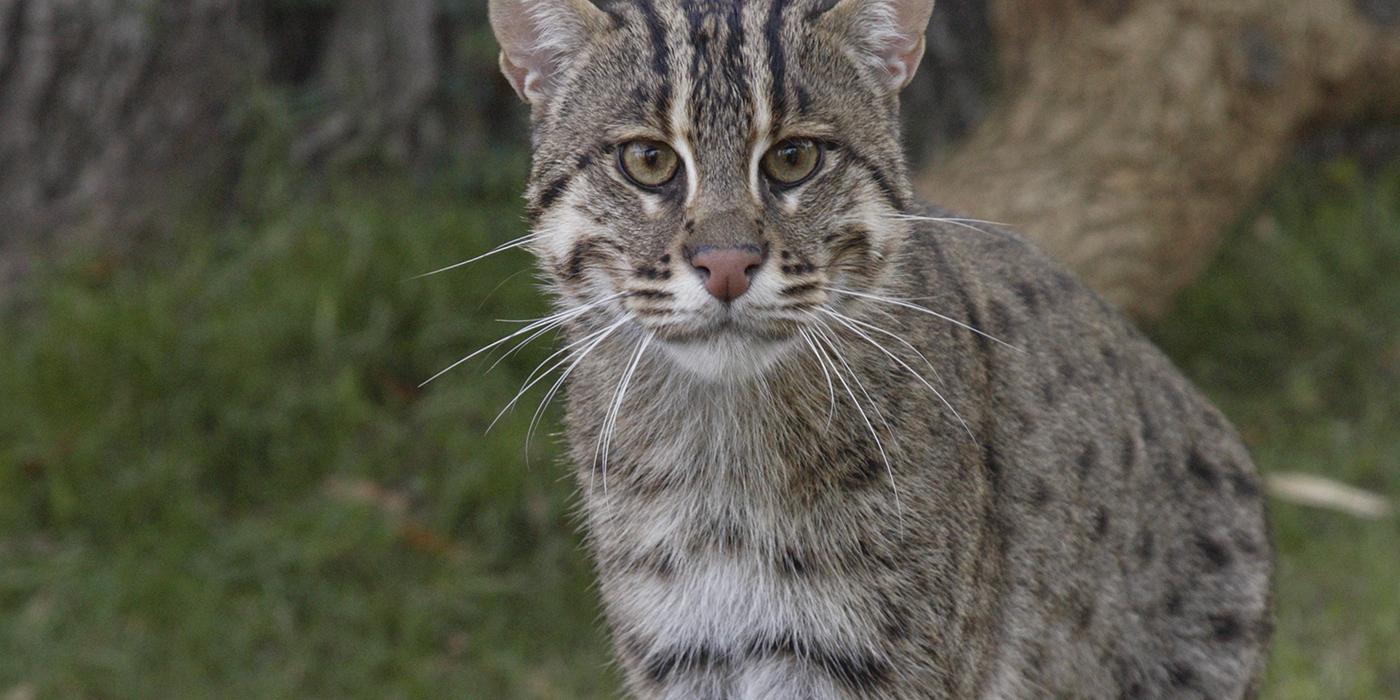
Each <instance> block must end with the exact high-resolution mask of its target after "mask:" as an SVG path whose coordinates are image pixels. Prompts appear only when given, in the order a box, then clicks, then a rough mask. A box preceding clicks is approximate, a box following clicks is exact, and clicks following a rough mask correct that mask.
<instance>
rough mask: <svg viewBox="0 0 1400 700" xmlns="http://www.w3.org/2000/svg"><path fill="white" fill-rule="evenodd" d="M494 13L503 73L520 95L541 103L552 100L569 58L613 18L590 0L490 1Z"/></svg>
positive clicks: (492, 23) (493, 23)
mask: <svg viewBox="0 0 1400 700" xmlns="http://www.w3.org/2000/svg"><path fill="white" fill-rule="evenodd" d="M489 12H490V16H491V29H492V30H494V31H495V32H496V41H498V42H500V44H501V72H502V73H505V76H506V79H507V80H509V81H510V84H511V86H512V87H514V88H515V92H516V94H518V95H520V99H522V100H525V101H526V102H528V103H530V105H531V106H536V107H538V106H539V105H541V104H543V103H544V102H545V101H546V100H548V99H549V96H550V93H551V91H552V90H553V88H554V80H555V78H556V77H557V76H558V72H559V70H561V69H562V68H563V66H564V64H565V62H566V61H568V60H569V57H570V56H572V55H573V54H574V53H576V52H578V51H579V50H580V49H581V48H583V45H584V43H585V42H587V41H588V37H589V36H590V35H591V34H592V33H593V32H594V31H596V30H597V29H598V28H600V27H602V26H605V22H606V21H607V16H606V15H605V14H603V11H602V10H599V9H598V8H597V6H595V5H594V4H593V3H592V2H590V0H490V7H489Z"/></svg>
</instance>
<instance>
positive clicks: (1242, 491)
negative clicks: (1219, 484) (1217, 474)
mask: <svg viewBox="0 0 1400 700" xmlns="http://www.w3.org/2000/svg"><path fill="white" fill-rule="evenodd" d="M1229 474H1230V476H1229V479H1230V485H1231V486H1233V487H1234V489H1235V495H1236V496H1239V497H1241V498H1256V497H1258V496H1259V483H1258V482H1257V481H1256V480H1255V478H1254V476H1253V475H1252V474H1250V473H1249V472H1246V471H1245V470H1244V469H1243V468H1241V467H1239V466H1238V465H1236V466H1235V467H1234V469H1232V470H1231V471H1230V473H1229Z"/></svg>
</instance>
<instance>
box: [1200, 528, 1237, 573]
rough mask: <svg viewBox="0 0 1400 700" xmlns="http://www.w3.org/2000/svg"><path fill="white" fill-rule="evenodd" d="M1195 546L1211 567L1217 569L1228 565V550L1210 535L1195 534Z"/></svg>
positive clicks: (1229, 557)
mask: <svg viewBox="0 0 1400 700" xmlns="http://www.w3.org/2000/svg"><path fill="white" fill-rule="evenodd" d="M1196 548H1197V549H1199V550H1200V551H1201V556H1203V557H1205V560H1206V563H1207V564H1208V565H1209V566H1210V568H1211V569H1213V570H1216V571H1219V570H1220V569H1223V568H1225V567H1227V566H1229V565H1230V559H1231V556H1230V550H1229V549H1226V547H1225V545H1223V544H1221V543H1220V542H1219V541H1217V540H1216V539H1215V538H1213V537H1211V536H1210V535H1207V534H1205V533H1199V534H1197V535H1196Z"/></svg>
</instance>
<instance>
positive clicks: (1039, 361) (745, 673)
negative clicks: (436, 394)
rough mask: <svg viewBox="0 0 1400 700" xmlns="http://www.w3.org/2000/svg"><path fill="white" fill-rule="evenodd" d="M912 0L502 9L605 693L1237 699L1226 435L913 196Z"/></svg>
mask: <svg viewBox="0 0 1400 700" xmlns="http://www.w3.org/2000/svg"><path fill="white" fill-rule="evenodd" d="M932 9H933V1H932V0H491V4H490V15H491V22H492V25H493V27H494V29H495V31H496V35H497V37H498V39H499V41H500V43H501V46H502V49H503V51H502V54H501V67H502V70H503V71H504V73H505V74H506V76H507V77H508V78H509V80H510V82H511V83H512V84H513V85H514V86H515V88H516V90H517V91H518V92H519V93H520V95H521V96H522V98H524V99H525V100H526V101H528V102H529V104H530V105H531V108H532V126H533V143H534V160H533V167H532V170H531V174H530V184H529V190H528V194H527V199H528V204H529V206H528V212H529V217H530V219H531V222H532V232H531V234H530V235H529V236H527V237H526V238H525V239H522V240H521V241H519V244H520V245H526V246H528V247H529V249H531V250H532V251H533V252H534V253H535V254H536V255H537V256H538V258H539V261H540V265H541V266H542V269H543V271H544V274H545V278H546V280H547V286H548V289H549V291H550V292H552V294H553V295H554V297H555V298H556V299H557V306H558V309H557V313H555V314H554V315H552V316H550V317H548V318H546V319H542V320H541V321H539V322H538V323H536V324H533V325H531V326H528V327H527V328H526V329H525V330H523V331H522V333H538V332H543V331H545V330H548V329H550V328H554V327H562V328H563V329H564V331H565V342H564V345H563V346H562V347H561V348H560V349H559V351H558V352H557V353H556V354H555V355H553V356H552V357H551V359H550V364H549V366H548V367H547V370H553V371H557V372H558V379H557V382H556V383H555V384H554V386H553V389H552V391H551V392H550V396H552V395H553V394H554V393H555V392H557V391H559V390H560V388H561V387H563V390H564V391H565V392H566V396H567V399H566V403H567V409H566V425H567V436H568V444H569V448H570V450H569V451H570V455H571V457H572V459H573V461H574V463H575V464H576V466H577V478H578V481H579V486H580V490H581V492H582V513H583V519H584V521H585V522H584V524H585V529H586V541H587V544H588V547H589V549H590V551H591V554H592V555H593V557H594V559H595V561H596V566H597V572H598V576H599V581H600V591H601V597H602V602H603V606H604V610H605V613H606V617H607V620H608V623H609V624H610V627H611V632H612V640H613V646H614V649H615V656H616V659H617V662H618V664H619V665H620V667H621V670H622V672H623V676H624V678H625V684H626V688H627V691H628V692H629V693H630V694H631V695H633V696H636V697H639V698H974V697H982V698H1022V697H1051V696H1054V697H1074V698H1117V697H1129V698H1138V697H1141V698H1149V697H1204V698H1213V699H1214V698H1238V697H1248V696H1252V695H1254V694H1255V693H1256V691H1257V688H1258V686H1259V682H1260V681H1259V679H1260V674H1261V670H1262V667H1263V663H1264V656H1265V647H1266V642H1267V639H1268V636H1269V631H1270V577H1271V568H1272V567H1271V549H1270V543H1269V540H1268V537H1267V533H1266V528H1265V521H1264V510H1263V504H1262V499H1261V495H1260V490H1259V487H1258V481H1257V479H1256V475H1255V471H1254V468H1253V466H1252V464H1251V461H1250V458H1249V455H1248V454H1247V452H1246V449H1245V447H1244V446H1243V445H1242V443H1241V441H1240V439H1239V437H1238V436H1237V435H1236V433H1235V431H1234V430H1233V429H1232V428H1231V427H1230V425H1229V424H1228V423H1227V422H1226V420H1225V419H1224V418H1223V417H1222V416H1221V414H1220V413H1219V412H1218V411H1217V410H1216V409H1215V408H1213V407H1212V406H1211V405H1210V404H1209V403H1208V402H1207V401H1206V400H1205V399H1204V398H1202V396H1201V394H1200V393H1198V392H1197V391H1196V390H1195V389H1194V388H1192V386H1191V385H1190V384H1189V383H1188V382H1187V381H1186V380H1185V379H1183V378H1182V377H1181V375H1180V374H1178V372H1177V371H1176V370H1175V369H1174V368H1173V367H1172V365H1171V364H1170V363H1169V362H1168V361H1167V360H1166V359H1165V358H1164V357H1163V356H1162V355H1161V354H1160V353H1159V352H1158V351H1157V350H1156V349H1155V348H1154V347H1153V346H1152V345H1151V343H1150V342H1149V341H1148V340H1146V339H1145V338H1144V337H1143V336H1142V335H1140V334H1139V333H1138V332H1136V331H1135V330H1134V329H1133V328H1132V326H1131V325H1130V324H1129V323H1127V322H1126V321H1124V320H1123V319H1122V318H1120V316H1119V315H1118V314H1117V313H1115V312H1114V311H1113V310H1112V309H1110V308H1109V307H1108V306H1107V305H1106V304H1105V303H1104V302H1102V301H1101V300H1100V299H1099V298H1098V297H1097V296H1095V295H1094V294H1093V293H1091V292H1089V291H1087V290H1086V289H1085V288H1084V287H1082V286H1081V285H1080V284H1079V283H1078V282H1077V281H1076V280H1075V279H1074V278H1072V277H1071V276H1070V275H1068V274H1067V273H1066V272H1065V271H1064V270H1062V269H1061V268H1060V266H1059V265H1057V264H1056V263H1054V262H1051V261H1049V260H1047V259H1046V258H1044V257H1043V256H1042V255H1040V254H1039V253H1037V252H1036V251H1035V250H1034V249H1032V248H1031V247H1030V246H1028V245H1027V244H1026V243H1025V242H1023V241H1022V240H1021V239H1020V238H1018V237H1017V236H1016V235H1014V234H1012V233H1009V232H1007V231H1004V230H1002V229H1000V228H997V227H994V226H990V225H986V224H983V223H981V222H974V221H971V220H963V219H957V218H953V217H951V216H948V215H946V214H944V213H942V212H939V211H938V210H936V209H932V208H923V207H921V206H920V205H919V204H917V203H916V202H915V201H914V200H913V198H912V194H911V188H910V183H909V177H908V173H907V168H906V165H905V162H904V159H903V155H902V153H901V146H900V133H899V126H898V120H897V119H896V114H897V109H898V93H899V90H900V89H901V88H902V87H903V86H904V85H905V84H906V83H907V82H908V81H909V79H910V77H911V76H912V74H913V72H914V70H915V68H916V66H917V65H918V63H919V60H920V57H921V56H922V53H923V49H924V38H923V32H924V28H925V25H926V23H927V21H928V19H929V16H930V13H931V12H932ZM550 376H552V375H550ZM535 381H539V378H538V377H537V378H536V379H535Z"/></svg>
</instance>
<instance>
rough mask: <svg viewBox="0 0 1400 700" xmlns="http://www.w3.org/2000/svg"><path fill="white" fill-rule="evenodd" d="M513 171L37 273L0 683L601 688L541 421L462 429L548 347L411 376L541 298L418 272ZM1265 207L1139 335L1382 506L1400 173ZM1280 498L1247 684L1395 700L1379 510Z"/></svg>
mask: <svg viewBox="0 0 1400 700" xmlns="http://www.w3.org/2000/svg"><path fill="white" fill-rule="evenodd" d="M506 180H509V178H506ZM514 186H515V183H513V182H509V181H507V182H505V183H504V184H499V183H498V184H496V185H494V186H493V187H492V188H490V189H488V190H486V191H485V193H484V194H483V193H482V192H481V191H480V188H478V189H477V190H476V191H475V194H472V195H470V196H463V195H462V194H460V193H458V192H454V191H451V190H450V189H449V188H448V187H446V186H445V185H433V186H413V185H410V184H407V183H404V182H401V181H393V182H381V181H353V180H351V181H346V182H343V183H341V184H340V185H338V186H336V187H333V188H331V189H330V190H329V191H327V192H322V193H320V194H317V195H314V196H307V197H303V198H300V199H296V200H294V201H292V200H285V199H284V200H282V202H281V203H279V204H277V205H276V206H272V207H270V208H269V209H270V210H269V211H264V212H261V213H260V214H258V215H257V216H251V217H246V221H244V222H242V223H221V224H198V223H196V224H192V225H190V226H189V227H187V229H186V230H184V231H183V232H182V235H181V236H180V237H179V238H176V239H172V240H167V241H163V242H162V243H161V244H160V245H158V246H154V247H147V248H145V249H143V250H142V251H141V255H140V256H139V257H138V258H134V259H127V258H111V257H104V256H101V255H93V254H85V253H82V252H70V253H68V254H66V255H65V256H64V259H63V260H60V261H57V262H54V263H53V264H52V265H51V266H50V268H49V269H46V270H44V271H42V273H41V274H40V276H39V277H38V279H37V282H36V284H35V285H34V287H33V289H32V290H30V293H29V294H27V295H26V298H27V300H26V302H25V304H24V305H23V306H22V307H20V308H15V309H11V310H8V311H6V312H4V313H3V315H0V348H3V352H0V698H2V697H6V694H7V693H8V692H10V691H12V690H18V691H20V692H21V693H30V692H32V693H33V694H34V695H36V696H37V697H41V698H46V697H63V698H67V697H123V698H124V697H237V698H244V697H405V696H407V697H442V696H452V697H460V696H462V695H463V694H465V695H466V696H468V697H480V698H508V697H510V698H513V697H524V698H529V697H538V698H553V697H608V696H611V695H612V694H614V692H615V691H614V688H615V684H616V679H615V676H614V674H613V673H612V671H611V670H610V669H609V668H608V666H607V654H606V650H605V648H604V636H603V633H602V631H601V629H600V628H599V625H598V623H597V604H596V601H595V598H594V595H593V592H592V590H591V588H590V572H589V567H588V563H587V561H586V560H585V558H584V557H583V556H582V554H581V552H580V551H579V545H578V538H577V535H576V534H575V533H574V531H573V526H572V523H571V520H570V518H569V516H568V510H569V507H570V494H571V491H572V488H571V486H570V484H568V483H567V481H564V480H562V478H563V476H564V474H565V471H564V470H563V469H561V468H560V467H559V465H558V464H557V461H556V460H557V457H556V455H557V447H556V445H555V444H554V440H553V438H552V437H550V436H549V435H548V434H547V433H546V434H544V435H543V436H542V437H539V438H537V440H536V442H535V444H534V445H533V446H532V447H531V448H530V451H529V454H528V456H529V460H528V464H527V460H526V452H525V448H524V432H525V427H526V425H527V423H528V420H529V417H530V413H531V411H530V410H524V411H520V412H517V413H515V414H512V415H509V416H507V417H506V418H505V419H503V421H502V423H501V424H500V425H497V426H496V428H495V429H494V430H493V431H492V432H490V433H489V434H483V433H484V431H485V428H486V426H487V424H489V423H490V421H491V419H492V418H494V416H495V413H496V410H497V409H498V408H499V407H500V406H502V405H503V404H504V403H505V401H506V400H507V399H508V398H509V397H510V396H511V395H512V393H513V391H514V389H515V388H516V387H517V386H518V385H519V383H520V381H521V380H522V379H523V378H524V376H525V374H526V373H527V372H528V371H529V369H530V368H532V367H533V366H534V363H535V362H537V361H538V360H540V359H542V357H543V356H544V354H545V352H546V349H545V348H544V347H543V346H541V347H536V348H530V349H527V350H525V351H524V352H522V353H521V355H520V356H519V357H516V358H512V359H509V360H507V361H506V362H504V363H503V364H502V365H501V366H500V367H498V368H496V369H495V370H493V371H491V372H489V373H486V372H484V371H483V370H484V368H485V367H484V365H481V364H473V365H470V366H465V367H462V368H459V369H458V370H456V371H454V372H452V373H449V374H448V375H446V376H444V377H443V378H442V379H440V380H438V381H437V382H435V383H433V384H431V385H429V387H428V388H427V389H425V390H419V389H417V388H416V385H417V384H418V382H420V381H421V380H423V379H425V378H427V377H428V376H431V375H432V374H433V373H434V372H435V371H436V370H438V369H440V368H441V367H443V366H446V365H447V364H450V363H451V362H452V361H454V360H455V359H457V358H458V357H460V356H462V355H464V354H465V353H467V352H469V351H470V350H472V349H474V348H476V347H478V346H480V345H482V344H484V343H485V342H488V341H489V340H492V339H494V338H495V337H497V336H498V335H499V334H500V333H501V332H502V331H503V330H504V329H506V328H509V327H510V326H509V325H506V324H500V323H496V322H495V321H494V320H492V319H497V318H526V317H530V316H535V315H538V314H539V313H540V312H542V311H543V310H544V308H545V305H544V303H543V302H542V300H541V299H540V298H539V296H538V295H537V294H536V293H535V292H534V291H533V289H532V287H531V284H532V280H531V278H530V275H529V274H518V275H515V276H512V275H513V274H514V273H516V272H518V271H519V270H522V269H526V268H528V265H529V261H528V260H527V259H526V257H525V256H524V255H522V254H519V253H515V252H512V253H506V254H503V255H501V256H499V257H498V258H496V259H494V260H492V261H488V262H485V263H482V264H480V265H476V266H473V267H472V268H470V269H468V270H458V271H453V272H448V273H444V274H441V275H436V276H433V277H429V278H425V279H420V280H411V279H409V278H410V277H412V276H413V275H414V274H417V273H420V272H423V271H427V270H430V269H433V268H435V267H438V266H440V265H442V264H444V263H445V262H451V261H453V260H459V259H463V258H467V257H470V256H472V255H474V254H477V253H479V252H481V251H483V250H486V249H488V248H489V247H490V246H492V245H493V244H496V243H500V242H502V241H505V240H509V239H510V238H513V237H515V236H516V235H519V234H520V233H522V232H523V226H522V224H521V223H520V222H519V217H520V214H519V205H518V203H517V201H516V200H515V199H514V197H513V196H511V195H509V194H506V193H508V192H510V191H512V190H513V188H514ZM493 192H494V194H493ZM1260 220H1261V221H1262V222H1266V223H1261V224H1258V225H1252V226H1247V227H1245V228H1244V230H1243V231H1242V232H1241V233H1240V234H1239V235H1237V236H1235V238H1234V239H1233V240H1232V242H1231V243H1230V245H1229V247H1228V249H1227V250H1226V251H1225V252H1224V254H1223V256H1222V258H1221V259H1220V261H1219V263H1218V264H1216V265H1215V266H1214V267H1213V268H1212V269H1211V270H1210V272H1209V273H1208V274H1207V275H1206V277H1205V279H1204V280H1203V281H1202V282H1201V284H1200V285H1199V286H1197V287H1196V288H1194V289H1193V290H1191V291H1190V292H1189V293H1188V294H1187V295H1186V296H1185V297H1184V298H1183V301H1182V304H1181V308H1180V310H1179V311H1178V312H1177V313H1176V314H1175V315H1173V316H1172V317H1171V318H1170V319H1168V320H1167V321H1165V322H1163V323H1161V324H1159V325H1158V326H1157V327H1156V328H1154V329H1153V332H1154V334H1155V335H1156V337H1158V339H1159V340H1161V341H1162V342H1163V344H1164V345H1165V346H1166V347H1167V348H1168V349H1169V351H1170V352H1171V353H1172V354H1173V355H1174V356H1175V357H1176V358H1177V359H1178V360H1179V361H1180V362H1181V364H1182V366H1183V367H1185V368H1186V369H1187V371H1188V372H1189V373H1190V374H1191V375H1192V376H1194V377H1196V378H1197V379H1198V380H1199V381H1200V382H1201V383H1202V385H1203V386H1204V387H1206V389H1207V390H1208V391H1209V392H1210V393H1211V394H1212V395H1213V396H1214V397H1215V398H1216V399H1217V400H1218V401H1219V402H1220V403H1221V405H1222V406H1223V407H1224V408H1225V409H1226V410H1227V412H1228V413H1230V415H1231V416H1233V417H1234V418H1235V419H1236V421H1237V422H1238V423H1239V424H1240V426H1241V429H1242V431H1243V432H1244V433H1245V434H1246V436H1247V437H1248V439H1249V440H1250V442H1251V443H1252V444H1253V445H1254V447H1255V449H1256V453H1257V456H1258V460H1259V462H1260V463H1261V465H1263V467H1264V469H1265V470H1267V471H1272V472H1278V471H1310V472H1316V473H1320V474H1326V475H1328V476H1332V477H1336V478H1340V479H1344V480H1346V481H1348V482H1351V483H1353V484H1356V485H1358V486H1362V487H1366V488H1369V489H1372V490H1375V491H1378V492H1382V493H1385V494H1388V495H1389V496H1391V497H1392V498H1393V499H1395V500H1397V501H1400V171H1396V172H1393V173H1390V174H1388V175H1385V176H1383V177H1380V178H1376V179H1366V178H1361V177H1359V176H1357V175H1356V174H1355V173H1353V172H1351V171H1350V170H1349V169H1347V168H1346V167H1343V166H1337V167H1333V168H1330V169H1328V170H1326V171H1323V172H1297V171H1295V172H1294V173H1293V174H1292V175H1289V176H1288V177H1286V178H1285V181H1284V182H1283V183H1282V184H1281V185H1280V187H1279V189H1278V191H1277V192H1276V193H1275V194H1274V195H1273V197H1272V198H1271V199H1270V201H1269V202H1268V204H1267V205H1266V206H1265V207H1264V210H1263V212H1262V213H1261V215H1260ZM527 406H528V407H529V408H533V402H532V401H531V402H528V403H527ZM550 424H551V429H552V424H553V418H552V417H551V419H550ZM1273 515H1274V525H1275V532H1276V540H1277V543H1278V546H1279V550H1280V557H1281V585H1280V589H1279V598H1278V599H1279V604H1280V614H1279V632H1278V643H1277V645H1276V647H1275V651H1274V660H1273V666H1272V671H1271V676H1270V686H1269V697H1271V698H1317V697H1327V698H1377V697H1400V691H1397V690H1396V688H1400V654H1397V653H1396V652H1395V650H1396V649H1400V593H1397V591H1398V590H1400V588H1397V584H1396V583H1395V582H1396V581H1400V544H1397V543H1400V524H1397V522H1396V521H1395V520H1391V521H1386V522H1367V521H1360V520H1356V519H1354V518H1350V517H1348V516H1343V515H1338V514H1333V513H1328V512H1319V511H1314V510H1309V509H1305V508H1300V507H1295V506H1290V505H1285V504H1275V505H1274V508H1273Z"/></svg>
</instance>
